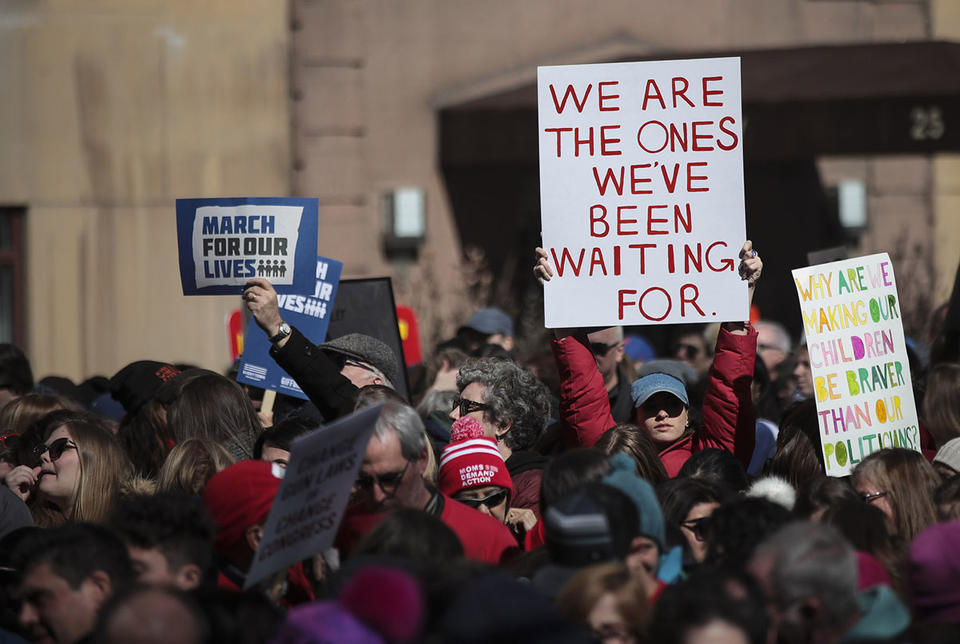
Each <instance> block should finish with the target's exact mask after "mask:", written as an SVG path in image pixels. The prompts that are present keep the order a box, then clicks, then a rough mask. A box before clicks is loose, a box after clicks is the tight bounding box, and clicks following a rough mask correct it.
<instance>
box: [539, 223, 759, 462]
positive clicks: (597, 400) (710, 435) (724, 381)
mask: <svg viewBox="0 0 960 644" xmlns="http://www.w3.org/2000/svg"><path fill="white" fill-rule="evenodd" d="M537 254H538V256H539V257H538V261H537V264H536V266H535V267H534V274H535V275H536V276H537V277H538V278H539V279H540V280H549V279H550V278H551V277H552V276H553V269H552V267H551V266H550V264H549V260H548V257H547V253H546V251H544V250H543V249H542V248H538V249H537ZM740 259H741V261H740V267H739V271H740V277H741V278H742V279H744V280H746V281H747V282H748V284H749V297H750V301H751V302H752V300H753V292H754V289H755V287H756V283H757V280H758V279H759V277H760V273H761V271H762V269H763V262H761V260H760V257H759V256H758V255H757V254H756V251H754V250H753V244H752V243H751V242H750V241H747V242H746V243H744V245H743V249H742V250H741V251H740ZM554 335H555V338H554V340H553V343H552V345H553V353H554V357H555V358H556V360H557V367H558V369H559V371H560V379H561V385H560V419H561V421H562V423H563V427H564V439H565V442H566V444H567V445H568V447H591V446H592V445H593V444H594V443H596V442H597V439H598V438H600V436H601V435H602V434H603V433H604V432H605V431H607V430H608V429H610V428H611V427H613V426H614V425H615V424H616V422H615V421H614V420H613V417H612V416H611V414H610V401H609V398H608V396H607V392H606V388H605V387H604V384H603V376H601V374H600V371H599V370H598V369H597V364H596V360H595V359H594V357H593V354H592V353H591V351H590V344H589V340H588V339H587V335H586V333H585V332H584V331H583V330H578V329H568V330H561V329H556V330H554ZM756 353H757V332H756V331H755V330H754V329H753V328H752V327H751V326H750V323H749V322H726V323H724V324H723V325H722V327H721V329H720V333H719V335H718V336H717V348H716V354H715V356H714V361H713V365H712V366H711V367H710V371H709V374H708V380H707V391H706V395H705V396H704V402H703V427H702V428H701V429H700V430H699V431H696V432H693V431H690V429H689V427H688V424H687V420H688V411H689V409H688V407H689V402H688V401H687V400H684V398H685V396H681V395H679V394H678V393H677V392H678V391H682V384H681V383H680V382H679V381H678V380H676V379H675V378H672V377H671V376H668V375H666V374H650V375H648V376H646V377H645V378H642V379H640V380H638V381H637V382H636V383H634V387H633V390H632V393H633V395H634V405H635V406H636V419H635V422H636V424H637V425H639V426H640V427H642V428H645V429H646V430H647V431H648V432H649V433H650V437H651V438H652V439H653V441H654V443H655V444H656V445H657V447H658V449H659V452H660V460H661V461H662V462H663V465H664V468H665V469H666V470H667V475H668V476H671V477H673V476H676V475H677V472H679V471H680V468H681V467H682V466H683V464H684V463H685V462H686V460H687V459H688V458H690V455H691V454H692V453H693V452H696V451H699V450H701V449H703V448H705V447H718V448H721V449H726V450H729V451H731V452H733V453H734V454H735V455H736V456H737V458H738V459H739V460H740V461H741V462H742V463H743V466H744V467H747V466H748V465H749V463H750V458H751V456H752V454H753V444H754V439H755V431H756V430H755V419H754V412H753V403H752V400H751V397H750V383H751V381H752V379H753V363H754V360H755V358H756ZM648 379H650V380H648ZM673 381H676V382H673ZM677 385H679V387H678V386H677ZM674 398H676V399H677V400H673V399H674ZM678 403H679V404H678Z"/></svg>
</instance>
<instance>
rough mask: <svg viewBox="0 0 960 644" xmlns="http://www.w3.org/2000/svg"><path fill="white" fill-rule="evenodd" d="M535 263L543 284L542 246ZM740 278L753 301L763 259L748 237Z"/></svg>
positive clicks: (547, 271) (547, 269)
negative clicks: (746, 285)
mask: <svg viewBox="0 0 960 644" xmlns="http://www.w3.org/2000/svg"><path fill="white" fill-rule="evenodd" d="M535 252H536V255H537V263H536V264H534V265H533V274H534V276H535V277H536V278H537V281H539V282H540V283H541V284H545V283H546V282H549V281H550V280H551V279H553V268H552V267H551V266H550V256H549V255H548V254H547V251H545V250H544V249H543V248H540V247H539V246H538V247H537V248H536V249H535ZM737 271H738V272H739V274H740V279H741V280H743V281H746V282H747V284H748V285H749V287H750V291H749V293H750V301H751V302H752V301H753V292H754V290H755V289H756V287H757V282H758V281H760V274H761V273H762V272H763V260H761V259H760V255H758V254H757V251H756V250H755V249H754V248H753V242H752V241H750V240H749V239H748V240H747V241H745V242H744V243H743V247H742V248H741V249H740V266H739V267H738V268H737Z"/></svg>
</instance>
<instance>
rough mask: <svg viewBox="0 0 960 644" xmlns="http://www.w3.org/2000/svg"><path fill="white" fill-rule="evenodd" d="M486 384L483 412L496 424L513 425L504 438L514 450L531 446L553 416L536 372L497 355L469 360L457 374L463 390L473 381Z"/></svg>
mask: <svg viewBox="0 0 960 644" xmlns="http://www.w3.org/2000/svg"><path fill="white" fill-rule="evenodd" d="M474 382H476V383H479V384H481V385H483V387H484V392H483V402H484V403H485V404H486V405H488V408H487V410H486V411H485V412H484V413H485V415H486V417H487V418H488V419H489V421H490V422H492V423H493V424H495V425H499V426H501V427H503V426H506V425H510V431H509V432H507V434H506V435H505V437H504V441H505V442H506V443H507V447H509V448H510V449H511V450H513V451H519V450H525V449H532V448H533V446H534V444H535V443H536V442H537V438H539V437H540V434H541V433H542V432H543V430H544V428H546V426H547V420H548V419H549V417H550V394H549V392H548V391H547V387H546V386H545V385H544V384H543V383H542V382H540V381H539V380H537V377H536V376H535V375H533V372H532V371H530V370H529V369H524V368H523V367H521V366H520V365H518V364H517V363H515V362H511V361H509V360H502V359H498V358H476V359H472V360H468V361H467V362H466V363H464V365H463V366H462V367H460V372H459V373H458V374H457V389H458V390H459V391H460V392H461V393H462V392H463V390H464V388H466V387H467V386H468V385H469V384H471V383H474Z"/></svg>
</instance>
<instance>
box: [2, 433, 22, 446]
mask: <svg viewBox="0 0 960 644" xmlns="http://www.w3.org/2000/svg"><path fill="white" fill-rule="evenodd" d="M19 443H20V434H7V435H6V436H0V444H3V446H4V447H6V448H7V449H16V448H17V445H18V444H19Z"/></svg>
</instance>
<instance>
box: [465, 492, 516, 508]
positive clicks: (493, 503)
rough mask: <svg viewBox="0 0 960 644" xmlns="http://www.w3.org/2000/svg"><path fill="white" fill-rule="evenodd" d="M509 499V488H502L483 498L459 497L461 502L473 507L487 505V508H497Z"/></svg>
mask: <svg viewBox="0 0 960 644" xmlns="http://www.w3.org/2000/svg"><path fill="white" fill-rule="evenodd" d="M506 500H507V490H500V491H499V492H494V493H493V494H489V495H487V496H485V497H483V498H482V499H457V501H460V503H463V504H464V505H468V506H470V507H471V508H473V509H477V508H479V507H480V506H481V505H485V506H487V508H495V507H497V506H498V505H500V504H501V503H503V502H504V501H506Z"/></svg>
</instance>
